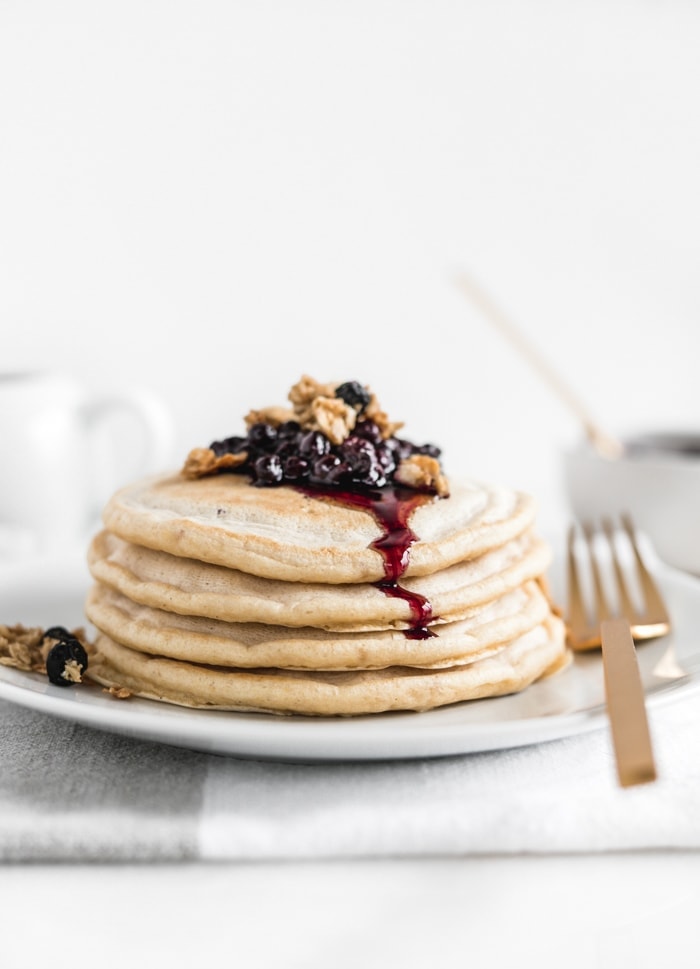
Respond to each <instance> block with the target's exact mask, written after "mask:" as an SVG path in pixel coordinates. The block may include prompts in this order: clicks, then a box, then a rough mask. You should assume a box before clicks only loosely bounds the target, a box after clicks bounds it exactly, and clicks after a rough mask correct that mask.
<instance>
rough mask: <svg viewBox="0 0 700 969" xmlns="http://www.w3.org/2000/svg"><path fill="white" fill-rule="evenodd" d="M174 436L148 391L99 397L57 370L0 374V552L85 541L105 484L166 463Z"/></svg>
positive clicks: (54, 547)
mask: <svg viewBox="0 0 700 969" xmlns="http://www.w3.org/2000/svg"><path fill="white" fill-rule="evenodd" d="M120 424H121V426H120ZM124 427H126V428H127V429H128V431H127V433H128V438H129V439H128V441H127V442H126V444H124V442H122V443H121V453H120V452H119V446H120V440H119V433H118V432H119V430H121V431H122V436H123V432H124ZM172 440H173V426H172V421H171V418H170V416H169V414H168V412H167V410H166V408H165V407H164V405H163V404H162V403H161V402H160V401H159V400H158V399H157V398H156V397H154V396H153V395H151V394H149V393H146V392H139V391H125V392H120V393H115V394H113V395H109V396H106V395H105V396H98V395H95V394H88V393H87V392H85V391H84V390H83V388H82V387H81V386H80V384H79V383H78V382H77V381H75V380H74V379H72V378H71V377H69V376H67V375H63V374H57V373H5V374H2V373H0V462H1V467H0V554H3V553H4V554H5V556H7V555H9V554H10V553H11V552H15V553H20V552H24V553H27V552H31V553H41V552H46V551H50V550H60V548H61V547H62V546H66V545H75V543H76V542H80V541H82V540H84V538H85V537H86V536H87V533H88V530H89V529H90V528H91V527H92V526H94V523H95V522H96V521H97V519H98V515H99V507H100V504H101V502H103V501H104V499H105V498H106V497H107V493H108V491H109V489H110V487H113V486H116V485H117V484H118V483H121V482H120V478H121V480H126V479H127V477H131V476H134V475H137V474H141V473H147V472H149V471H155V470H158V469H160V468H162V467H164V466H166V465H167V463H168V461H169V459H170V453H169V452H170V448H171V445H172ZM110 461H111V462H112V464H114V463H116V462H117V461H118V462H119V465H120V467H119V468H116V467H112V468H111V478H112V480H110V467H109V465H110Z"/></svg>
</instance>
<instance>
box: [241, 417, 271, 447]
mask: <svg viewBox="0 0 700 969" xmlns="http://www.w3.org/2000/svg"><path fill="white" fill-rule="evenodd" d="M276 441H277V428H276V427H273V426H272V424H267V423H266V422H264V421H260V422H259V423H258V424H251V426H250V427H249V428H248V443H249V444H251V445H252V446H253V447H254V448H256V449H258V450H260V451H271V450H272V448H273V447H274V445H275V442H276Z"/></svg>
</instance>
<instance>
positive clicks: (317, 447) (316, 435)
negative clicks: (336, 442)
mask: <svg viewBox="0 0 700 969" xmlns="http://www.w3.org/2000/svg"><path fill="white" fill-rule="evenodd" d="M330 449H331V442H330V441H329V440H328V438H327V437H326V435H325V434H322V433H321V432H320V431H308V432H307V433H306V434H304V435H303V436H302V438H301V439H300V441H299V455H300V456H301V457H302V458H310V459H311V460H313V459H314V458H320V457H323V455H324V454H328V452H329V451H330Z"/></svg>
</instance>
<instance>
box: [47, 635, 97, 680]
mask: <svg viewBox="0 0 700 969" xmlns="http://www.w3.org/2000/svg"><path fill="white" fill-rule="evenodd" d="M87 666H88V658H87V653H86V652H85V650H84V649H83V647H82V645H81V644H80V643H79V642H78V640H77V639H76V638H75V637H74V636H70V638H69V639H61V640H59V642H57V643H56V645H55V646H53V647H52V648H51V649H50V650H49V655H48V656H47V657H46V674H47V676H48V678H49V680H50V681H51V682H52V683H54V684H55V685H56V686H72V685H73V683H79V682H80V678H81V677H82V674H83V673H84V672H85V670H86V669H87Z"/></svg>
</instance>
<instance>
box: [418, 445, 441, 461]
mask: <svg viewBox="0 0 700 969" xmlns="http://www.w3.org/2000/svg"><path fill="white" fill-rule="evenodd" d="M414 454H426V455H427V456H428V457H429V458H435V459H436V460H437V458H439V457H440V455H441V454H442V450H441V449H440V448H439V447H438V446H437V445H436V444H421V445H420V447H417V448H414Z"/></svg>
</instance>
